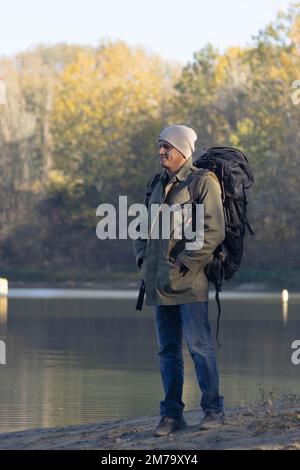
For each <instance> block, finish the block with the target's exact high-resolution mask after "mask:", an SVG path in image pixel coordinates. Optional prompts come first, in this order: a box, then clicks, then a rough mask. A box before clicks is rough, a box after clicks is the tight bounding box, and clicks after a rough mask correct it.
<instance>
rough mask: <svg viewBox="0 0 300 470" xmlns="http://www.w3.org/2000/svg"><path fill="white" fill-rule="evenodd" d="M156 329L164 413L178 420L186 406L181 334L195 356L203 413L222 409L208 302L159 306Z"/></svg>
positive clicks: (162, 409)
mask: <svg viewBox="0 0 300 470" xmlns="http://www.w3.org/2000/svg"><path fill="white" fill-rule="evenodd" d="M156 332H157V338H158V345H159V353H158V355H159V363H160V373H161V377H162V382H163V387H164V392H165V399H164V400H163V401H161V402H160V414H161V416H170V417H171V418H175V419H179V418H181V416H182V411H183V408H184V406H185V405H184V403H183V402H182V391H183V378H184V362H183V355H182V333H183V335H184V338H185V340H186V342H187V346H188V349H189V352H190V354H191V356H192V358H193V361H194V365H195V370H196V374H197V380H198V384H199V387H200V389H201V392H202V399H201V402H200V406H201V408H202V409H203V411H204V413H206V412H208V411H222V410H223V409H224V405H223V400H224V399H223V397H222V396H220V395H219V373H218V368H217V361H216V354H215V350H214V347H213V342H212V338H211V333H210V326H209V322H208V302H194V303H190V304H182V305H159V306H157V307H156Z"/></svg>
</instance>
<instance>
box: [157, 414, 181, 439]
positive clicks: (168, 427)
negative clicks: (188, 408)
mask: <svg viewBox="0 0 300 470" xmlns="http://www.w3.org/2000/svg"><path fill="white" fill-rule="evenodd" d="M185 427H186V422H185V421H184V419H183V418H181V419H174V418H170V417H169V416H163V417H162V418H161V420H160V422H159V424H158V426H157V427H156V429H155V431H154V434H153V435H154V436H155V437H160V436H167V435H168V434H171V433H172V432H175V431H179V430H180V429H183V428H185Z"/></svg>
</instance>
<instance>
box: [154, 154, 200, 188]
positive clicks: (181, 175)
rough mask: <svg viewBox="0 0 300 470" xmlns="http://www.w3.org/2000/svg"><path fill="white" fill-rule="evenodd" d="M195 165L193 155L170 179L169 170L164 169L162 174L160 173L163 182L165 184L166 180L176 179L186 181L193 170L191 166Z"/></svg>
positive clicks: (173, 180)
mask: <svg viewBox="0 0 300 470" xmlns="http://www.w3.org/2000/svg"><path fill="white" fill-rule="evenodd" d="M192 165H193V160H192V157H190V158H188V159H187V161H186V162H185V163H184V165H182V167H181V168H180V169H179V170H178V172H177V173H176V175H174V176H173V177H172V178H171V179H170V180H169V181H168V174H167V170H166V169H164V170H163V171H162V172H161V174H160V180H161V182H162V183H163V184H164V185H165V184H166V182H168V183H174V182H175V181H176V180H177V181H185V180H186V179H187V177H188V176H189V174H190V172H191V167H192Z"/></svg>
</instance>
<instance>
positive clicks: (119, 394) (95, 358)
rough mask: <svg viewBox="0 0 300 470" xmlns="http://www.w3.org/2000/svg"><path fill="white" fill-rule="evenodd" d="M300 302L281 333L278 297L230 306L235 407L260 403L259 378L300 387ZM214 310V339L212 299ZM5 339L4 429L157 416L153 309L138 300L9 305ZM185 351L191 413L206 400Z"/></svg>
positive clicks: (228, 383)
mask: <svg viewBox="0 0 300 470" xmlns="http://www.w3.org/2000/svg"><path fill="white" fill-rule="evenodd" d="M299 304H300V303H299V302H297V301H294V302H291V303H290V311H289V321H288V323H286V328H285V329H284V330H283V329H282V310H281V305H280V301H279V300H278V298H277V299H276V300H272V299H271V300H270V299H263V298H260V299H259V300H253V299H246V300H239V301H233V300H223V316H222V320H221V335H222V343H223V347H222V348H221V350H219V351H218V357H219V364H220V372H221V384H222V393H223V394H224V395H225V397H226V403H227V406H236V405H238V404H239V402H240V400H249V399H254V398H255V396H256V395H257V393H258V387H257V383H258V382H260V381H263V382H264V383H265V384H266V386H268V385H270V387H271V386H272V385H274V384H275V385H278V386H279V387H285V388H291V389H295V387H297V386H298V382H297V377H296V374H295V372H296V371H295V366H293V365H292V364H291V360H290V345H291V342H292V340H293V339H295V332H296V331H297V329H298V331H299V326H300V323H299V315H298V309H299ZM210 311H211V317H212V328H213V331H214V332H215V319H216V314H217V312H216V306H215V303H214V302H211V304H210ZM6 315H7V304H6ZM3 328H5V331H4V330H3ZM1 332H4V333H5V336H6V344H7V365H6V366H1V367H0V414H1V427H2V431H5V430H13V429H26V428H29V427H39V426H56V425H63V424H76V423H86V422H92V421H97V420H103V419H118V418H122V417H127V416H139V415H146V414H158V412H159V401H160V400H161V398H162V387H161V382H160V375H159V368H158V356H157V345H156V337H155V328H154V317H153V312H152V309H151V308H146V309H145V310H144V311H143V312H137V311H135V300H134V299H127V300H124V299H123V300H111V299H97V298H94V299H55V298H52V299H46V298H45V299H43V298H42V299H39V298H36V299H29V298H27V299H24V298H22V299H21V298H10V299H9V316H8V317H7V324H6V325H4V324H2V329H1V328H0V336H1V335H2V333H1ZM299 333H300V332H299ZM184 354H185V364H186V367H185V388H184V397H183V400H184V402H185V404H186V409H187V410H188V409H191V408H194V407H195V406H198V403H199V400H200V394H199V391H198V385H197V383H196V378H195V374H194V366H193V363H192V361H191V359H190V357H189V354H188V352H187V350H186V348H185V352H184Z"/></svg>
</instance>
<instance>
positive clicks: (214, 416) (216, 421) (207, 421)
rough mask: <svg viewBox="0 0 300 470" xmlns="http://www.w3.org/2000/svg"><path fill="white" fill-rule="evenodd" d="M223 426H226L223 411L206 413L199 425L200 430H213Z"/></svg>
mask: <svg viewBox="0 0 300 470" xmlns="http://www.w3.org/2000/svg"><path fill="white" fill-rule="evenodd" d="M224 424H226V418H225V413H224V411H208V412H207V413H205V415H204V418H203V419H202V421H201V423H200V429H201V430H208V429H214V428H217V427H219V426H222V425H224Z"/></svg>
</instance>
